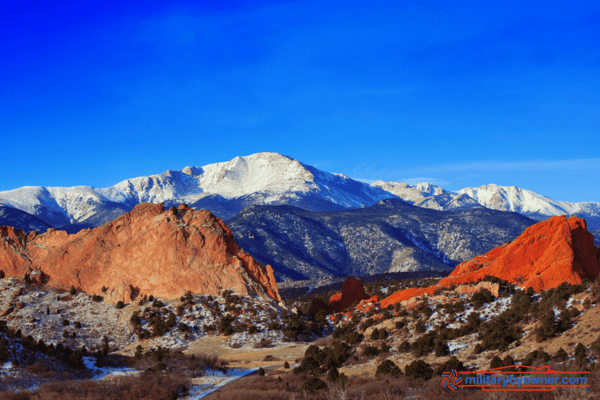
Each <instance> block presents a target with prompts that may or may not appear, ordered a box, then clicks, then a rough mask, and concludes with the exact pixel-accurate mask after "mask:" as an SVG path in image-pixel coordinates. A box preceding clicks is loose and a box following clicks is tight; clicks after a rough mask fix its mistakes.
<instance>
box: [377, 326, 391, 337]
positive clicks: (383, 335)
mask: <svg viewBox="0 0 600 400" xmlns="http://www.w3.org/2000/svg"><path fill="white" fill-rule="evenodd" d="M388 336H389V334H388V332H387V331H386V330H385V329H383V328H381V329H380V330H379V337H378V339H379V340H385V339H387V337H388Z"/></svg>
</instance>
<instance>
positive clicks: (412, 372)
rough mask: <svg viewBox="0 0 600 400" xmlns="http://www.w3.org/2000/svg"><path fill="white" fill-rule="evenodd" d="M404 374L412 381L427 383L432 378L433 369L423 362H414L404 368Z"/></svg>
mask: <svg viewBox="0 0 600 400" xmlns="http://www.w3.org/2000/svg"><path fill="white" fill-rule="evenodd" d="M405 374H406V376H408V377H410V378H413V379H421V380H425V381H428V380H430V379H431V378H432V377H433V369H431V365H429V364H427V363H426V362H425V361H423V360H416V361H413V362H412V363H410V364H409V365H407V366H406V371H405Z"/></svg>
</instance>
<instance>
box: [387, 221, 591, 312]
mask: <svg viewBox="0 0 600 400" xmlns="http://www.w3.org/2000/svg"><path fill="white" fill-rule="evenodd" d="M599 258H600V248H598V247H594V237H593V236H592V234H591V233H589V232H588V231H587V226H586V222H585V220H584V219H581V218H577V217H570V218H568V219H567V217H566V216H559V217H552V218H549V219H548V220H546V221H542V222H538V223H537V224H535V225H532V226H530V227H529V228H527V229H526V230H525V231H524V232H523V233H522V234H521V235H520V236H519V237H517V238H516V239H515V240H514V241H512V242H509V243H505V244H504V245H502V246H500V247H497V248H495V249H493V250H491V251H490V252H488V253H486V254H484V255H482V256H477V257H474V258H472V259H471V260H469V261H465V262H463V263H460V264H459V265H458V266H457V267H456V269H455V270H454V271H453V272H452V273H451V274H450V275H449V276H448V277H446V278H444V279H442V280H441V281H440V282H439V284H438V285H435V286H431V287H428V288H418V289H407V290H403V291H399V292H396V293H394V294H392V295H391V296H390V297H388V298H386V299H384V300H383V301H382V302H381V305H382V307H386V306H387V305H389V304H395V303H397V302H399V301H405V300H408V299H410V298H411V297H415V296H420V295H422V294H426V293H427V294H430V295H431V294H433V293H434V292H435V290H436V289H438V288H440V287H450V286H452V285H463V284H468V283H471V282H477V281H479V280H481V279H482V278H483V277H485V276H486V275H491V276H496V277H498V278H500V279H504V280H506V281H508V282H511V283H516V284H518V285H519V286H521V287H525V288H527V287H530V286H531V287H532V288H533V289H534V290H535V291H536V292H538V291H540V290H547V289H552V288H555V287H557V286H558V285H560V284H561V283H562V282H568V283H570V284H579V283H581V282H582V280H583V279H585V278H592V279H595V278H596V277H597V276H598V274H600V260H599Z"/></svg>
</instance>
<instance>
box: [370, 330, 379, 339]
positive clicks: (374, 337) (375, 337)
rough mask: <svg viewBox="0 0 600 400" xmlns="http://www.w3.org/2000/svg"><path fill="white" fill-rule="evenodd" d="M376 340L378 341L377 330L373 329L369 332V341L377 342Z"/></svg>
mask: <svg viewBox="0 0 600 400" xmlns="http://www.w3.org/2000/svg"><path fill="white" fill-rule="evenodd" d="M377 339H379V329H377V328H375V329H373V331H372V332H371V340H377Z"/></svg>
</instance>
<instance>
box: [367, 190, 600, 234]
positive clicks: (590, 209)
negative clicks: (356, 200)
mask: <svg viewBox="0 0 600 400" xmlns="http://www.w3.org/2000/svg"><path fill="white" fill-rule="evenodd" d="M371 186H374V187H379V188H381V189H383V190H387V191H388V192H390V193H392V194H395V195H396V196H398V197H400V198H402V199H403V200H405V201H407V202H409V203H411V204H413V205H416V206H419V207H425V208H432V209H436V210H455V209H467V208H473V207H481V206H483V207H486V208H491V209H493V210H499V211H512V212H516V213H519V214H521V215H525V216H527V217H529V218H532V219H535V220H538V221H541V220H545V219H547V218H548V217H551V216H556V215H576V216H581V217H583V218H585V219H586V220H587V221H588V225H589V226H590V228H591V229H594V227H600V203H598V202H578V203H570V202H566V201H557V200H552V199H551V198H549V197H546V196H543V195H541V194H538V193H535V192H533V191H531V190H526V189H521V188H518V187H516V186H500V185H496V184H489V185H483V186H480V187H475V188H470V187H469V188H464V189H460V190H458V191H456V192H450V191H447V190H445V189H443V188H441V187H439V186H436V185H432V184H429V183H419V184H417V185H414V186H412V185H409V184H407V183H404V182H383V181H377V182H374V183H372V184H371ZM596 229H597V228H596Z"/></svg>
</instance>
